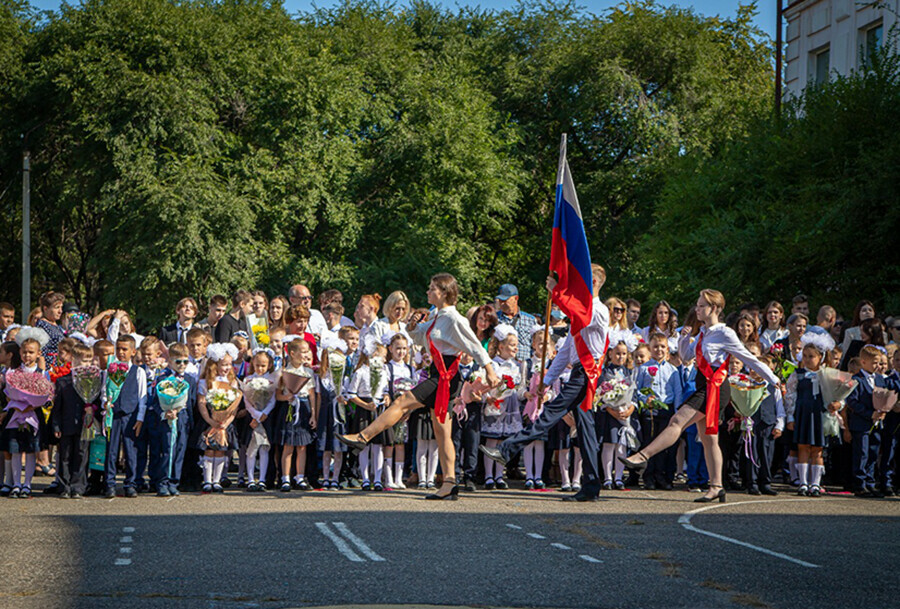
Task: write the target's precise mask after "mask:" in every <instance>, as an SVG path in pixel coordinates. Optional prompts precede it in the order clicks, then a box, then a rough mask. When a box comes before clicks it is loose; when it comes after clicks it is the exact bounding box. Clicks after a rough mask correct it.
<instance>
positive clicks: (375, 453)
mask: <svg viewBox="0 0 900 609" xmlns="http://www.w3.org/2000/svg"><path fill="white" fill-rule="evenodd" d="M372 460H373V461H374V467H373V468H372V469H373V472H372V482H373V483H374V482H381V476H382V474H384V448H383V447H382V446H380V445H378V444H373V445H372Z"/></svg>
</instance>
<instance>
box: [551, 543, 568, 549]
mask: <svg viewBox="0 0 900 609" xmlns="http://www.w3.org/2000/svg"><path fill="white" fill-rule="evenodd" d="M550 545H551V546H553V547H554V548H558V549H560V550H571V549H572V548H570V547H569V546H567V545H566V544H563V543H551V544H550Z"/></svg>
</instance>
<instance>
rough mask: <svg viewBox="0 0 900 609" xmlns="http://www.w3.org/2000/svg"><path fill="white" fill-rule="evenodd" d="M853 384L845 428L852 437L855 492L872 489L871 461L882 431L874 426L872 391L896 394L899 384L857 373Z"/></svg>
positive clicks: (875, 458) (872, 463) (876, 454)
mask: <svg viewBox="0 0 900 609" xmlns="http://www.w3.org/2000/svg"><path fill="white" fill-rule="evenodd" d="M853 378H854V379H856V381H857V385H856V387H855V388H854V389H853V392H852V393H851V394H850V395H849V396H848V397H847V401H846V404H847V427H848V428H849V430H850V434H851V435H852V436H853V442H852V448H853V490H854V492H857V493H863V492H873V491H874V490H875V462H876V461H877V459H878V449H879V447H880V446H881V437H882V430H881V428H880V427H879V426H877V425H874V421H872V414H873V413H874V412H875V408H874V407H873V405H872V391H873V389H874V388H875V387H884V388H887V389H892V390H894V391H900V383H898V381H896V380H895V379H892V378H890V377H885V376H882V375H879V374H870V373H868V372H866V371H865V370H860V371H859V372H858V373H856V374H855V375H853Z"/></svg>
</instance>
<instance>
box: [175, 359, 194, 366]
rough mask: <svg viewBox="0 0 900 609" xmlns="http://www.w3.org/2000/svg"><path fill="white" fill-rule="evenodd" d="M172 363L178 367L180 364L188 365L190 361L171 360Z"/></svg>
mask: <svg viewBox="0 0 900 609" xmlns="http://www.w3.org/2000/svg"><path fill="white" fill-rule="evenodd" d="M172 361H173V362H174V363H175V365H177V366H180V365H181V364H189V363H191V360H189V359H173V360H172Z"/></svg>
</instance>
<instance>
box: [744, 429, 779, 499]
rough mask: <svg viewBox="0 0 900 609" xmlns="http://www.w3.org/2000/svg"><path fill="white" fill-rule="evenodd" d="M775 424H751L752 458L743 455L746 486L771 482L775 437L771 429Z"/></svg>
mask: <svg viewBox="0 0 900 609" xmlns="http://www.w3.org/2000/svg"><path fill="white" fill-rule="evenodd" d="M773 429H775V424H774V423H773V424H771V425H766V424H765V423H756V424H754V426H753V439H752V440H751V446H750V452H751V454H752V455H753V459H755V460H756V464H755V465H754V464H753V460H751V459H747V458H746V457H744V479H745V480H746V481H747V486H748V487H754V486H755V487H760V486H769V485H771V484H772V460H773V459H774V458H775V438H773V437H772V430H773ZM741 450H742V451H743V448H741Z"/></svg>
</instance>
